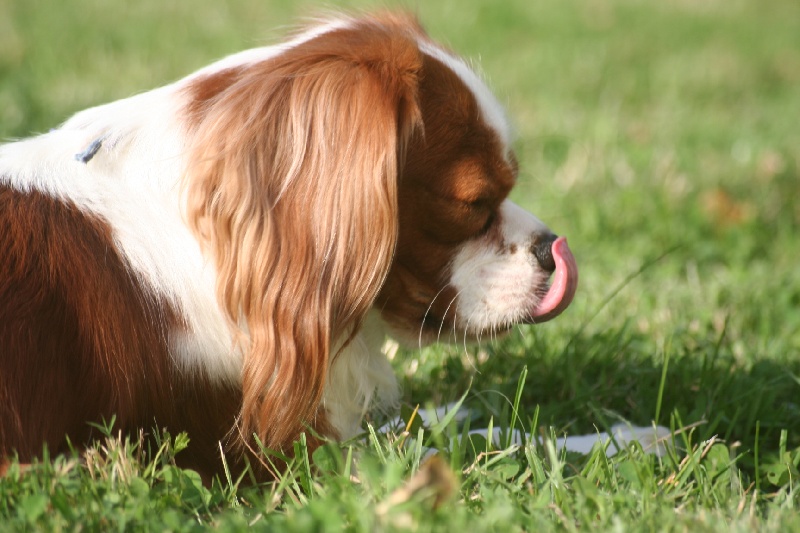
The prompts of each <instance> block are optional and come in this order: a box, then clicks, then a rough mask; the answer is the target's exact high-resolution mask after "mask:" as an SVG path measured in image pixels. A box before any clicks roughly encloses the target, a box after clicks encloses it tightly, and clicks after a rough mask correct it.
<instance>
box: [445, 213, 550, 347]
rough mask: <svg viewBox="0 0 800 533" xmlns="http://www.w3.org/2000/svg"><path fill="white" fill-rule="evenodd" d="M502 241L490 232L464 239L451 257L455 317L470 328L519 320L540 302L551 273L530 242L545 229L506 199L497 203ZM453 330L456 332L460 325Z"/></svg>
mask: <svg viewBox="0 0 800 533" xmlns="http://www.w3.org/2000/svg"><path fill="white" fill-rule="evenodd" d="M500 220H501V226H500V227H501V234H502V242H500V241H499V239H497V237H496V236H495V235H494V234H492V232H489V233H488V234H486V235H485V236H483V237H480V238H478V239H474V240H471V241H469V242H467V243H465V244H464V245H463V246H462V247H461V249H460V250H459V252H458V253H457V254H456V257H455V258H454V259H453V262H452V267H451V268H452V270H451V278H450V283H451V285H453V287H455V288H456V290H457V292H458V296H457V298H456V323H457V326H456V327H457V328H461V329H463V330H465V331H466V332H468V333H473V334H474V333H480V332H484V331H491V330H493V329H495V328H498V327H503V326H507V325H510V324H512V323H517V322H519V321H520V320H521V319H523V318H525V317H526V316H527V314H528V313H530V312H531V311H532V310H533V309H534V308H535V306H536V304H537V303H538V301H539V299H540V297H541V295H542V294H543V292H542V290H543V288H546V283H547V280H548V279H549V277H550V273H549V272H546V271H544V270H543V269H542V268H541V267H540V266H539V263H538V261H537V260H536V257H535V256H534V255H533V252H532V250H531V246H532V244H533V243H534V241H535V239H536V237H537V236H540V235H542V234H544V233H547V232H548V229H547V226H545V225H544V224H543V223H542V222H541V221H540V220H539V219H538V218H536V217H535V216H533V215H531V214H530V213H528V212H527V211H525V210H524V209H522V208H521V207H519V206H517V205H516V204H514V203H513V202H511V201H510V200H505V201H504V202H503V203H502V204H501V205H500ZM456 333H459V332H458V331H457V332H456Z"/></svg>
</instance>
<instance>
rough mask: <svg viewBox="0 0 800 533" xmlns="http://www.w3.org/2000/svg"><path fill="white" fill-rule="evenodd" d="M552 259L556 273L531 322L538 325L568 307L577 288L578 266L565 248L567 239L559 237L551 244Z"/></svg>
mask: <svg viewBox="0 0 800 533" xmlns="http://www.w3.org/2000/svg"><path fill="white" fill-rule="evenodd" d="M552 252H553V259H554V260H555V263H556V271H555V274H554V276H553V283H551V284H550V289H549V290H548V291H547V294H546V295H545V297H544V298H542V301H541V302H539V305H538V306H536V309H534V311H533V313H532V315H531V318H532V322H535V323H537V324H538V323H539V322H545V321H547V320H550V319H551V318H555V317H557V316H558V315H560V314H561V312H562V311H563V310H564V309H566V308H567V306H569V304H570V302H572V298H573V297H574V296H575V290H576V289H577V288H578V265H577V263H576V262H575V257H574V256H573V255H572V252H571V251H570V249H569V246H567V239H566V238H564V237H559V238H558V239H556V240H555V241H554V242H553V247H552Z"/></svg>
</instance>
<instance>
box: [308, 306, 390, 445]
mask: <svg viewBox="0 0 800 533" xmlns="http://www.w3.org/2000/svg"><path fill="white" fill-rule="evenodd" d="M385 339H386V330H385V326H384V324H383V321H382V320H381V318H380V316H379V313H378V312H377V311H370V312H369V313H367V317H366V319H365V320H364V326H363V328H362V329H361V330H360V331H359V333H358V335H356V337H355V338H354V339H353V341H352V342H351V343H350V344H349V345H348V346H347V347H346V348H345V349H344V350H343V351H342V352H341V353H340V354H339V356H338V357H337V358H336V360H335V361H334V363H333V365H332V367H331V370H330V374H329V375H328V384H327V386H326V387H325V394H324V397H323V405H324V407H325V408H326V409H327V412H328V419H329V420H330V422H331V424H332V425H333V427H334V428H336V430H337V431H338V432H339V436H340V437H341V438H342V440H347V439H350V438H352V437H354V436H356V435H358V434H359V433H360V432H361V420H362V419H363V417H364V415H365V414H366V413H367V412H368V411H375V410H377V411H383V412H388V411H390V410H391V411H394V410H396V408H397V405H398V402H399V398H400V389H399V388H398V385H397V378H396V377H395V375H394V370H393V369H392V366H391V364H389V361H388V359H387V358H386V356H385V355H384V354H383V353H382V351H381V346H383V344H384V341H385Z"/></svg>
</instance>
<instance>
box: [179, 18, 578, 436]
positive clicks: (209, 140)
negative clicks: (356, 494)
mask: <svg viewBox="0 0 800 533" xmlns="http://www.w3.org/2000/svg"><path fill="white" fill-rule="evenodd" d="M187 94H188V97H189V104H188V105H187V106H186V113H187V122H188V124H189V127H188V133H189V138H190V139H191V143H190V156H189V159H190V161H191V163H190V166H189V173H188V176H187V182H186V183H187V214H188V218H189V220H190V222H191V223H192V225H193V227H194V229H195V231H196V233H197V235H198V237H199V238H200V239H201V241H203V242H204V243H205V244H206V245H207V248H208V249H209V253H210V254H211V255H212V256H213V257H214V260H215V263H216V267H217V271H218V280H219V281H218V294H219V299H220V303H221V305H222V306H223V308H224V309H225V310H226V311H227V313H228V315H229V317H230V319H231V323H232V326H233V327H234V329H236V330H238V331H240V332H245V333H242V335H241V338H242V339H243V341H242V342H243V348H244V352H245V363H244V374H243V396H244V406H243V413H242V415H243V416H242V425H243V427H244V430H245V431H246V432H247V433H249V432H250V431H252V430H255V431H256V432H258V433H259V435H260V436H261V437H262V439H264V441H265V442H266V443H267V444H268V445H270V446H276V447H280V446H285V445H286V444H287V443H288V442H289V441H290V439H291V438H293V437H295V436H296V435H297V433H298V432H299V431H300V429H302V426H303V424H305V423H311V422H312V421H313V420H314V419H315V417H318V416H320V413H319V412H318V408H319V404H320V398H321V395H322V391H323V388H324V386H325V382H326V376H327V372H328V370H329V365H330V363H331V355H332V352H335V349H336V348H335V347H336V346H341V344H342V343H343V342H346V341H347V340H348V339H351V338H352V337H353V336H354V335H355V334H356V333H357V330H358V327H359V325H360V323H361V321H362V320H363V318H364V316H365V314H366V313H367V311H368V310H369V309H371V308H375V309H377V310H379V311H380V312H381V315H382V317H383V318H384V320H385V321H386V322H387V323H388V324H389V326H390V328H391V330H392V331H393V332H394V333H396V334H397V335H399V336H400V337H404V338H410V339H414V340H415V341H416V340H417V339H418V338H419V339H422V340H424V341H425V342H428V341H431V340H435V339H436V338H437V337H439V336H440V334H441V333H442V332H444V331H447V332H448V334H450V333H451V332H455V334H456V335H459V336H461V335H464V336H466V337H469V338H476V337H479V336H480V335H481V334H482V333H484V332H490V331H491V332H497V331H501V330H504V329H506V328H508V327H510V326H512V325H513V324H518V323H521V322H539V321H544V320H547V319H549V318H552V317H554V316H556V315H557V314H559V313H560V312H561V311H563V310H564V308H566V307H567V305H569V303H570V301H571V299H572V296H573V294H574V291H575V287H576V282H577V269H576V266H575V261H574V259H573V257H572V254H571V253H570V251H569V248H568V247H567V245H566V242H565V241H564V240H563V239H556V238H555V237H554V236H553V235H552V234H551V233H550V231H549V230H548V229H547V228H546V227H545V225H544V224H542V223H541V222H540V221H538V220H537V219H536V218H535V217H533V216H532V215H530V214H528V213H526V212H525V211H523V210H522V209H521V208H519V207H517V206H516V205H514V204H513V203H512V202H510V201H509V200H508V199H507V196H508V193H509V191H510V189H511V188H512V187H513V185H514V182H515V180H516V179H517V163H516V160H515V158H514V155H513V153H512V151H511V147H510V134H509V128H508V125H507V123H506V120H505V118H504V116H503V112H502V110H501V108H500V106H499V105H498V103H497V101H496V100H495V99H494V97H493V96H492V94H491V93H490V92H489V91H488V89H487V88H486V86H485V85H484V84H483V82H482V81H481V80H480V79H479V78H478V77H477V76H476V75H475V74H474V73H473V72H472V71H471V70H470V69H469V68H468V67H467V65H466V64H465V63H464V62H462V61H461V60H459V59H457V58H456V57H455V56H454V55H452V54H451V53H449V52H447V51H445V50H444V49H443V48H441V47H440V46H438V45H436V44H434V43H433V42H432V41H431V40H430V39H429V38H428V37H427V36H426V35H425V34H424V33H423V31H422V30H421V29H420V27H419V25H418V24H417V23H416V22H415V21H413V20H410V19H409V18H405V17H395V16H382V17H371V18H363V19H344V20H339V21H337V22H333V23H327V24H324V25H322V26H321V27H319V28H316V29H314V30H311V31H309V32H308V33H305V34H303V35H301V36H300V37H298V38H297V39H295V40H294V41H291V42H289V43H288V44H287V45H285V46H282V47H278V48H276V49H275V50H274V52H273V53H272V54H271V55H270V57H268V58H266V59H261V60H258V61H253V62H250V63H246V64H244V65H242V64H236V65H235V66H231V67H226V68H222V67H220V68H219V69H215V70H212V71H209V72H202V73H201V74H200V75H198V76H197V78H196V79H195V80H194V81H193V82H192V83H190V84H189V86H188V92H187ZM553 272H555V276H554V281H553V283H552V286H550V285H549V284H548V280H549V278H550V276H551V274H552V273H553Z"/></svg>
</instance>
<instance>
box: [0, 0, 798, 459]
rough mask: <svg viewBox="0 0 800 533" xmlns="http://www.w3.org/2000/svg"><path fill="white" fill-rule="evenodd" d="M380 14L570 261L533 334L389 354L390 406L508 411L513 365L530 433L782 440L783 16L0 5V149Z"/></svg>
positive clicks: (787, 156)
mask: <svg viewBox="0 0 800 533" xmlns="http://www.w3.org/2000/svg"><path fill="white" fill-rule="evenodd" d="M381 6H389V7H403V8H406V9H409V10H411V11H413V12H416V13H418V14H419V16H420V18H421V20H422V22H423V24H424V25H425V26H426V28H427V29H428V31H429V33H430V34H431V35H432V36H433V37H434V38H435V39H437V40H439V41H441V42H443V43H445V44H448V45H449V46H451V47H452V48H453V49H454V50H456V51H457V52H459V53H460V54H461V55H463V56H465V57H466V58H469V59H470V60H472V61H474V63H475V64H476V65H479V69H480V70H481V71H482V72H483V73H484V75H485V77H486V79H487V80H488V82H489V84H490V86H491V87H493V89H494V90H495V91H496V93H497V95H498V96H499V98H500V100H501V102H503V103H504V104H505V105H506V107H507V110H508V114H509V117H510V118H511V121H512V122H513V123H514V125H515V127H516V131H517V135H518V138H517V141H516V148H517V151H518V157H519V160H520V162H521V167H522V172H521V179H520V183H519V185H518V187H517V188H516V189H515V190H514V191H513V193H512V198H513V199H514V200H516V201H517V202H519V203H521V204H522V205H523V206H525V207H526V208H528V209H530V210H531V211H533V212H534V213H535V214H536V215H537V216H538V217H539V218H541V219H542V220H544V221H546V222H547V223H548V224H549V225H550V226H551V228H553V229H554V231H556V232H557V233H559V234H562V235H566V236H567V237H568V238H569V242H570V245H571V247H572V249H573V251H574V252H575V255H576V257H577V259H578V262H579V265H580V267H581V286H580V288H579V293H578V296H577V297H576V301H575V303H574V304H573V307H572V308H571V309H570V310H568V311H567V312H566V313H565V314H564V315H563V316H562V317H561V318H559V319H558V320H556V321H554V322H553V323H551V324H548V325H546V326H542V327H538V328H537V327H534V328H525V329H523V330H520V331H519V332H515V333H514V334H513V335H511V336H510V338H509V339H506V340H503V341H494V342H489V343H488V346H484V347H483V348H475V349H473V348H464V347H463V346H460V345H459V344H458V343H455V345H451V346H449V347H444V348H440V349H432V350H424V351H418V350H410V351H408V352H407V353H405V354H404V357H401V358H399V359H398V360H396V365H397V366H398V369H399V370H400V371H401V372H402V373H404V375H405V376H407V379H406V391H407V392H406V394H407V398H408V400H409V401H410V402H412V403H413V402H414V401H424V400H423V398H424V397H430V396H431V395H433V397H434V399H435V400H436V399H442V400H452V399H454V397H457V396H458V393H459V391H463V390H464V389H465V388H466V387H468V386H470V384H472V386H473V390H475V391H477V392H476V393H477V394H480V391H484V390H496V391H500V392H502V393H504V394H510V395H512V396H513V391H514V389H515V386H516V381H517V377H518V375H519V373H520V372H521V369H522V368H523V367H525V366H527V367H528V369H529V372H530V373H529V376H528V386H527V387H526V390H525V401H526V402H527V403H528V404H529V405H541V406H542V421H543V422H548V423H558V424H567V425H568V424H572V427H575V428H578V429H584V430H585V429H587V428H588V429H591V428H592V427H593V424H596V423H598V420H601V421H602V420H604V419H605V418H609V417H610V418H612V419H613V418H617V417H619V418H625V419H630V420H632V421H633V422H635V423H639V424H647V423H648V422H649V421H650V420H652V419H653V418H654V417H655V416H658V415H657V414H656V413H660V420H659V422H660V423H669V421H670V418H669V416H670V414H672V415H677V416H678V417H679V418H680V419H681V421H682V422H683V423H687V424H688V423H694V422H702V423H703V424H704V426H703V427H704V428H705V429H701V430H700V431H701V432H703V433H705V434H712V433H720V434H721V435H722V436H724V437H727V438H729V439H731V440H735V439H741V440H744V441H745V442H751V441H752V440H753V438H754V436H753V435H754V427H755V424H756V423H757V422H759V423H760V424H761V436H762V438H764V439H765V445H766V446H771V445H774V446H777V443H775V438H776V437H775V435H776V433H775V432H776V431H778V430H779V429H787V428H788V429H789V430H790V431H789V433H790V443H794V444H795V445H797V444H798V435H797V434H798V433H800V406H798V404H797V403H795V401H796V398H800V385H798V383H800V377H798V376H800V267H799V266H798V263H800V243H799V242H798V237H800V236H799V235H798V229H800V179H799V178H800V176H798V169H799V168H800V89H799V88H800V2H798V1H797V0H767V1H764V0H662V1H659V2H650V1H645V0H608V1H606V0H559V1H544V0H505V1H502V2H498V1H496V0H442V1H436V2H421V1H420V2H416V3H415V2H409V1H405V2H393V1H381V2H371V1H348V2H342V1H329V2H325V3H324V4H321V3H320V2H315V1H309V0H300V1H297V0H235V1H227V2H222V1H219V0H215V1H212V0H193V1H191V2H189V1H174V2H165V1H163V0H137V1H135V2H125V3H123V2H118V3H113V4H112V3H110V2H105V1H100V0H69V1H63V2H60V1H55V0H50V1H43V0H0V138H3V139H10V138H14V137H20V136H25V135H28V134H31V133H34V132H41V131H46V130H47V129H49V128H51V127H55V126H57V125H58V124H59V123H60V122H62V121H63V120H64V119H66V118H67V117H68V116H69V115H70V114H71V113H73V112H75V111H77V110H80V109H83V108H85V107H89V106H92V105H96V104H100V103H103V102H106V101H109V100H113V99H118V98H122V97H125V96H128V95H131V94H134V93H136V92H140V91H142V90H146V89H150V88H153V87H156V86H160V85H163V84H165V83H168V82H170V81H172V80H175V79H177V78H179V77H182V76H184V75H186V74H187V73H189V72H191V71H192V70H194V69H197V68H199V67H201V66H203V65H206V64H208V63H209V62H211V61H212V60H215V59H217V58H220V57H222V56H225V55H227V54H229V53H233V52H236V51H239V50H241V49H244V48H250V47H254V46H259V45H262V44H269V43H272V42H275V41H277V40H279V39H280V38H281V36H283V35H285V33H286V31H287V30H289V29H291V28H293V27H295V26H296V25H297V24H298V23H299V22H300V23H301V22H302V20H303V18H304V17H309V16H312V15H314V14H317V13H324V12H326V11H330V10H337V9H363V8H370V7H381ZM667 360H669V364H668V365H667V369H666V374H665V375H666V376H667V381H666V386H665V390H664V394H663V405H660V406H658V407H657V406H656V397H657V392H658V387H659V385H660V379H661V376H662V371H664V367H665V364H666V362H667ZM433 384H436V387H434V386H433ZM484 396H486V395H484ZM486 401H487V402H488V403H489V404H491V403H492V400H491V395H489V399H487V400H486ZM771 432H772V433H771Z"/></svg>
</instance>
